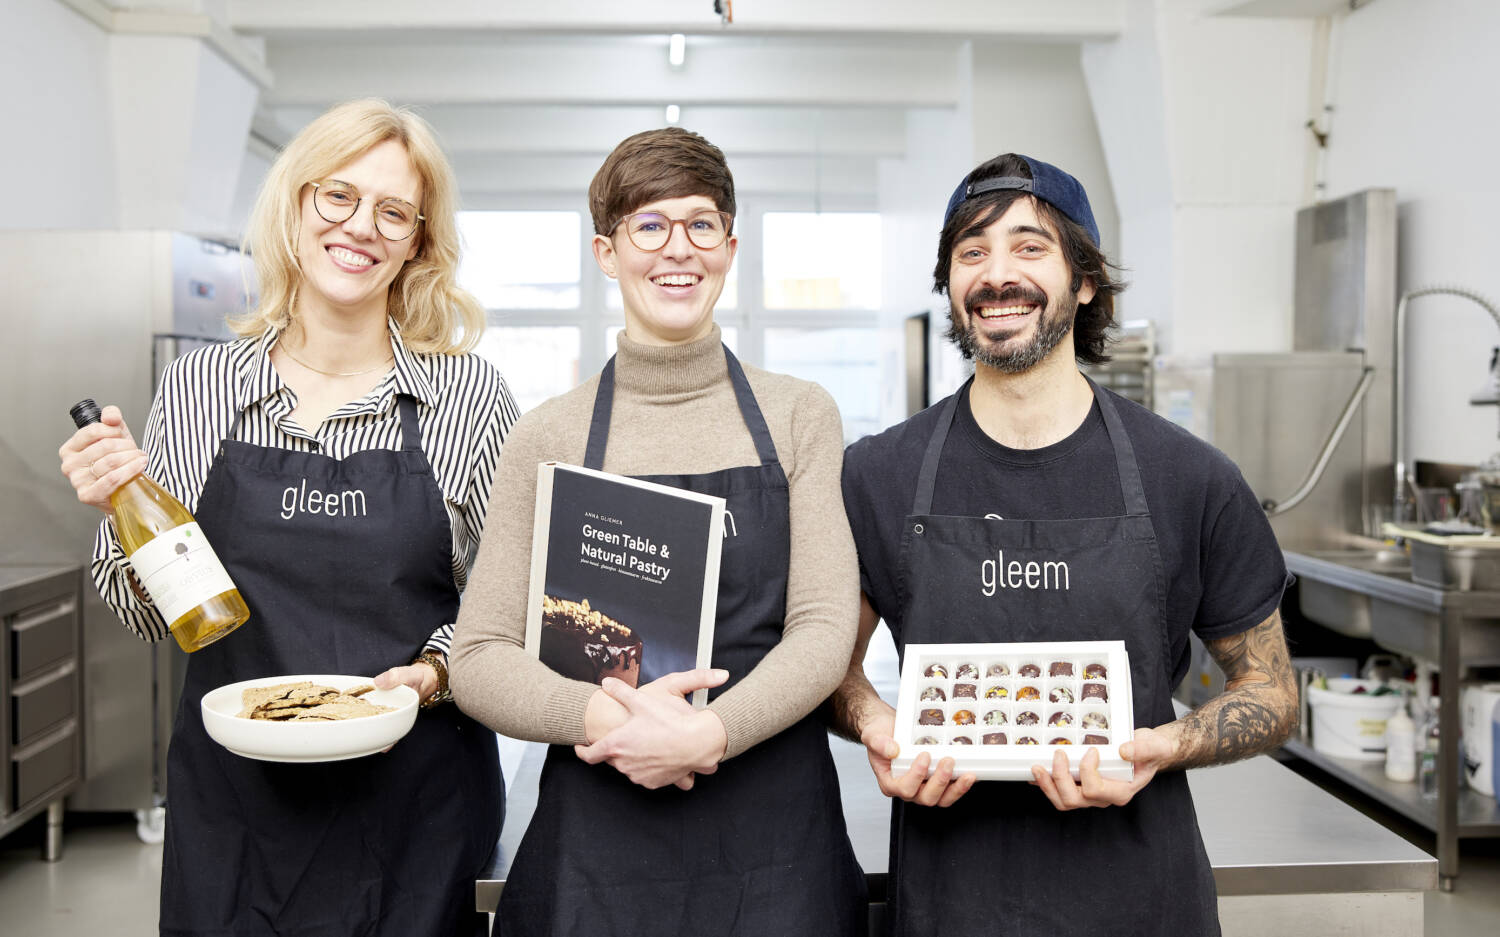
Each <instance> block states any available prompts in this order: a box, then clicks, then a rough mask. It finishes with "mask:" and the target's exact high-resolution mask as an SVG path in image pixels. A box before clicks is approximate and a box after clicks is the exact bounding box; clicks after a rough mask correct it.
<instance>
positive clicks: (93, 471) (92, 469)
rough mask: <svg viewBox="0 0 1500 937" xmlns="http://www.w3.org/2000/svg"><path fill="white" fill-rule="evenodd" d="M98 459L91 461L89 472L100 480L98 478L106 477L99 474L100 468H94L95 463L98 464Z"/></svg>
mask: <svg viewBox="0 0 1500 937" xmlns="http://www.w3.org/2000/svg"><path fill="white" fill-rule="evenodd" d="M97 461H98V460H95V461H94V462H90V463H89V474H90V475H92V476H94V479H95V480H96V481H97V480H98V479H101V478H103V477H104V476H103V475H100V474H99V470H98V469H96V468H94V465H95V464H96V463H97Z"/></svg>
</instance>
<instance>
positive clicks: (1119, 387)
mask: <svg viewBox="0 0 1500 937" xmlns="http://www.w3.org/2000/svg"><path fill="white" fill-rule="evenodd" d="M1108 351H1109V354H1110V360H1109V361H1106V362H1104V363H1103V364H1088V365H1083V367H1082V370H1083V373H1085V374H1087V375H1088V376H1089V377H1091V378H1093V379H1094V380H1095V382H1097V383H1098V384H1099V386H1101V387H1108V388H1109V389H1110V390H1112V391H1114V392H1115V393H1117V394H1119V395H1120V396H1122V397H1125V398H1126V399H1128V400H1134V401H1135V402H1136V403H1138V404H1140V405H1141V406H1143V407H1145V408H1146V409H1147V410H1150V409H1151V408H1152V404H1153V402H1154V401H1153V398H1154V396H1155V391H1156V388H1155V384H1156V382H1155V380H1154V379H1153V378H1154V375H1155V373H1156V368H1155V364H1154V362H1155V360H1156V325H1155V324H1154V323H1152V322H1150V321H1148V320H1145V319H1137V320H1133V321H1130V322H1125V323H1122V324H1121V325H1120V327H1119V329H1118V331H1117V333H1116V334H1115V336H1114V340H1113V341H1112V342H1111V343H1110V346H1109V349H1108Z"/></svg>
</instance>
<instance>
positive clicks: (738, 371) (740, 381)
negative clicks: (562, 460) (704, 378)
mask: <svg viewBox="0 0 1500 937" xmlns="http://www.w3.org/2000/svg"><path fill="white" fill-rule="evenodd" d="M723 348H724V362H725V364H727V365H728V367H729V383H730V384H731V385H732V386H733V387H734V399H735V401H736V402H737V403H738V404H739V407H740V417H741V418H742V419H743V420H744V421H745V428H746V429H748V430H750V438H751V439H753V440H754V441H755V453H756V455H757V456H759V457H760V464H761V465H775V464H777V462H778V460H777V458H776V445H775V443H773V442H772V441H771V430H770V428H769V427H767V426H766V418H765V415H764V414H763V413H761V410H760V404H759V403H757V402H756V400H755V393H754V392H753V391H751V389H750V379H749V378H747V377H745V369H744V368H743V367H741V365H740V360H739V359H738V358H736V357H735V356H734V352H732V351H730V350H729V346H728V345H724V346H723ZM614 403H615V358H614V356H613V355H611V356H610V359H609V361H607V362H605V364H604V370H603V371H600V372H599V387H598V389H597V390H596V391H595V392H594V416H593V419H591V420H590V421H589V441H588V447H587V448H586V449H585V450H584V456H583V466H584V468H591V469H596V470H598V471H603V470H604V453H605V450H606V449H608V447H609V422H610V416H611V414H612V412H613V410H614Z"/></svg>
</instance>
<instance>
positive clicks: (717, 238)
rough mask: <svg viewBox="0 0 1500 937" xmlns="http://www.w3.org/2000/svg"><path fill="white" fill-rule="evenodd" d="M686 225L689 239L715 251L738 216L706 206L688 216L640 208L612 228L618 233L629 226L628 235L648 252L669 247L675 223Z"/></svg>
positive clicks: (613, 231)
mask: <svg viewBox="0 0 1500 937" xmlns="http://www.w3.org/2000/svg"><path fill="white" fill-rule="evenodd" d="M679 224H680V225H682V230H683V232H684V233H686V234H687V237H688V240H689V241H691V242H692V243H693V246H694V247H696V248H698V249H699V250H705V251H711V250H713V249H714V248H716V247H718V246H719V245H720V244H723V243H724V241H725V239H726V238H728V237H729V230H730V228H731V227H732V226H733V224H734V218H733V216H731V215H730V214H729V212H727V211H715V210H713V209H712V208H704V209H700V210H698V211H695V212H692V213H691V214H689V215H688V216H687V217H686V218H669V217H667V216H666V215H663V214H662V213H661V212H657V211H638V212H636V213H635V214H633V215H626V216H625V217H624V218H621V219H620V220H619V221H616V222H615V226H614V227H613V228H610V229H609V233H610V234H614V233H615V230H616V229H617V228H619V227H620V225H624V226H625V235H626V236H627V237H629V238H630V243H632V244H634V245H635V246H636V248H637V249H639V250H643V251H646V252H648V253H650V252H653V251H659V250H661V249H662V248H663V247H666V246H667V241H669V240H671V238H672V226H673V225H679Z"/></svg>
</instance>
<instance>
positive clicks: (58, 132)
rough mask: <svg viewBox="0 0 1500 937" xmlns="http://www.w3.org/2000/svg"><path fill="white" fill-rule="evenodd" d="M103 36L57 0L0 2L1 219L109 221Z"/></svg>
mask: <svg viewBox="0 0 1500 937" xmlns="http://www.w3.org/2000/svg"><path fill="white" fill-rule="evenodd" d="M108 49H109V36H108V34H107V33H105V32H104V31H103V30H101V29H100V28H99V27H98V26H95V25H94V24H93V23H91V22H89V21H88V20H86V19H84V18H83V17H82V16H79V15H78V14H77V13H75V12H73V11H72V10H70V9H68V8H67V7H65V6H63V5H62V4H61V3H58V2H57V0H5V2H4V3H0V88H3V89H5V92H4V95H3V96H0V127H3V128H4V136H5V140H6V145H5V146H3V147H0V178H3V179H5V180H7V185H6V189H7V191H6V195H5V200H6V205H7V210H6V211H4V212H0V228H110V227H114V226H115V225H116V224H117V223H118V218H117V213H116V204H115V203H116V186H115V149H114V140H113V136H112V133H111V117H110V100H109V94H108V87H109V55H108Z"/></svg>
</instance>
